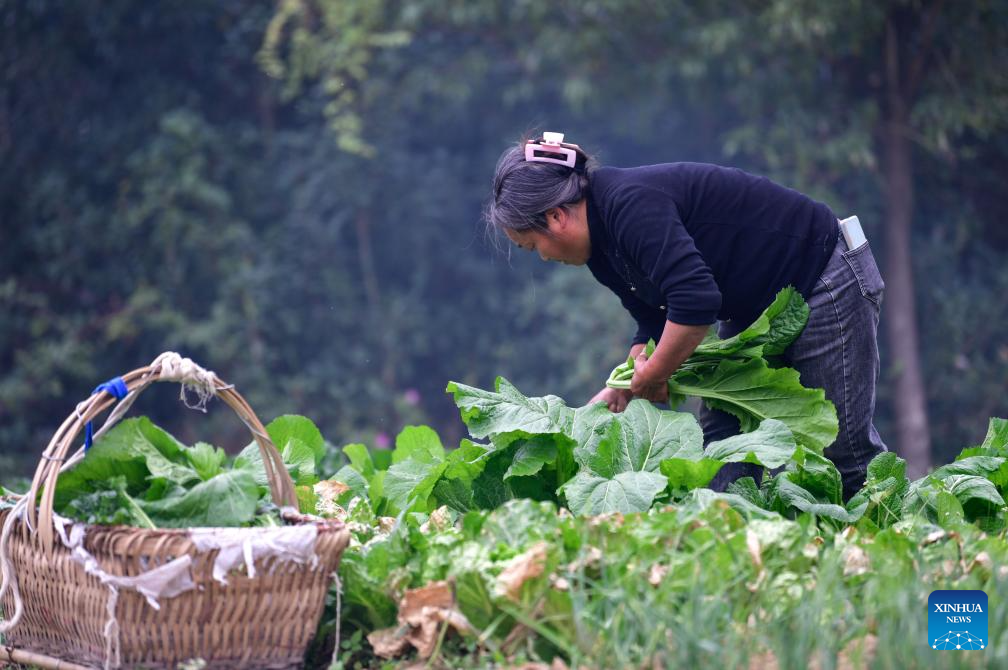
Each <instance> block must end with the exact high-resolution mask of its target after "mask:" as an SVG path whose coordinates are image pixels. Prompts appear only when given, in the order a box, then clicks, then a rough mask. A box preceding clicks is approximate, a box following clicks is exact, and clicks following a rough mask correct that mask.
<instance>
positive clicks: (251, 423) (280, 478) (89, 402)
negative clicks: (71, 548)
mask: <svg viewBox="0 0 1008 670" xmlns="http://www.w3.org/2000/svg"><path fill="white" fill-rule="evenodd" d="M122 380H123V382H124V383H125V384H126V389H127V392H128V394H127V395H126V397H125V398H124V399H123V400H122V401H119V407H117V408H116V410H115V411H113V413H112V415H111V416H110V417H109V419H110V420H109V422H107V423H108V424H109V425H111V424H112V423H114V422H115V421H118V417H119V416H121V415H122V414H124V413H125V411H126V410H127V409H128V408H129V406H130V405H131V404H132V403H133V401H134V400H135V399H136V396H137V395H138V394H140V393H141V392H142V391H143V390H144V389H145V388H147V387H148V386H150V385H151V384H152V383H154V382H179V383H181V384H182V385H183V393H184V392H185V388H186V387H190V388H192V387H195V388H196V390H197V393H198V394H199V395H200V398H201V400H205V399H206V398H208V397H209V396H210V395H216V396H218V397H219V398H220V399H221V400H223V401H224V402H225V403H226V404H227V405H228V406H229V407H230V408H231V409H232V410H234V412H235V414H237V415H238V418H239V419H241V420H242V423H244V424H245V426H246V427H247V428H248V429H249V431H250V432H251V433H252V437H253V439H255V441H256V444H258V445H259V452H260V453H261V454H262V458H263V467H264V468H265V470H266V478H267V480H268V482H269V487H270V494H271V496H272V497H273V502H274V503H276V505H277V506H279V507H283V506H292V507H294V508H295V509H296V508H297V495H296V494H295V492H294V482H293V480H292V479H291V476H290V474H289V473H288V472H287V468H286V466H284V462H283V458H281V456H280V453H279V452H278V451H277V450H276V447H275V446H273V442H272V441H271V440H270V438H269V435H268V434H267V433H266V429H265V428H264V427H263V425H262V422H260V421H259V418H258V417H257V416H256V415H255V412H253V411H252V408H251V407H250V406H249V404H248V402H246V400H245V398H243V397H242V396H241V395H240V394H239V393H238V392H237V391H236V390H235V389H234V387H233V386H232V385H230V384H225V383H224V382H223V381H222V380H221V379H220V378H219V377H218V376H217V375H216V374H215V373H213V372H211V371H208V370H205V369H203V368H202V367H200V366H199V365H197V364H196V363H193V362H192V361H191V360H190V359H188V358H182V357H181V356H179V355H178V354H177V353H175V352H165V353H163V354H161V355H160V356H158V357H157V358H155V359H154V361H153V362H152V363H151V364H150V365H148V366H145V367H142V368H137V369H136V370H133V371H132V372H129V373H127V374H125V375H123V377H122ZM115 402H116V398H115V397H114V396H113V395H112V394H111V393H109V392H108V391H101V392H98V393H95V394H94V395H92V396H90V397H89V398H87V399H86V400H84V401H83V402H81V403H80V404H78V405H77V408H76V409H75V411H74V413H73V414H71V415H70V416H69V417H67V419H66V420H65V421H64V422H63V424H62V425H61V426H60V427H59V429H58V430H57V431H56V434H55V435H53V438H52V440H50V442H49V445H48V446H47V447H46V449H45V451H43V452H42V457H41V459H40V460H39V464H38V466H37V467H36V469H35V476H34V477H33V478H32V485H31V489H29V491H28V493H27V494H26V496H27V499H28V500H29V501H34V500H37V499H38V492H39V490H41V491H42V500H41V502H40V503H39V506H38V509H37V510H36V508H35V505H33V504H29V505H28V509H27V515H28V524H29V526H30V527H32V528H34V529H35V530H36V532H37V533H38V535H39V538H40V539H41V540H42V544H43V547H44V548H45V550H46V551H47V552H49V551H51V550H52V547H53V539H54V537H53V530H54V526H53V497H54V495H55V492H56V480H57V479H58V478H59V473H60V468H61V467H62V465H63V463H64V462H65V461H66V460H67V453H68V452H69V451H70V447H71V445H72V444H73V443H74V440H75V439H76V437H77V436H78V435H79V434H80V432H81V430H83V428H84V426H85V425H86V424H87V423H88V422H89V421H91V420H92V419H94V418H95V417H96V416H98V415H100V414H101V413H102V412H104V411H105V410H106V409H108V408H109V407H110V406H111V405H112V404H113V403H115ZM103 430H104V428H103ZM101 432H102V431H99V434H101Z"/></svg>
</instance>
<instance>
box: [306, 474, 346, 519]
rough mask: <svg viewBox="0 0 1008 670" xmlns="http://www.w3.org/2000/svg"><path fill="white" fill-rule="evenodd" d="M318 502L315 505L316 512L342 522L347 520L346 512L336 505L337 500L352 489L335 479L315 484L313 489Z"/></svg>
mask: <svg viewBox="0 0 1008 670" xmlns="http://www.w3.org/2000/svg"><path fill="white" fill-rule="evenodd" d="M312 488H313V490H314V491H315V495H316V496H318V500H317V501H316V503H315V511H316V512H317V513H318V514H321V515H322V516H326V517H333V518H337V519H339V520H341V521H343V520H345V519H346V510H344V509H343V508H342V507H340V506H339V505H338V504H336V499H337V498H339V497H340V496H341V495H343V494H344V493H346V492H347V491H349V490H350V487H349V486H347V485H346V484H344V483H343V482H339V481H336V480H335V479H327V480H325V481H321V482H319V483H317V484H315V486H314V487H312Z"/></svg>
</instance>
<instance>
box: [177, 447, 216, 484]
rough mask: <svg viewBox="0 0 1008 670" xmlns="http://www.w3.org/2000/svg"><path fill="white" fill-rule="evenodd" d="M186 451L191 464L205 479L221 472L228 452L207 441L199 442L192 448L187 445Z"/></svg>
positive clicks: (201, 477)
mask: <svg viewBox="0 0 1008 670" xmlns="http://www.w3.org/2000/svg"><path fill="white" fill-rule="evenodd" d="M184 453H185V456H186V459H187V460H188V461H189V464H190V465H191V466H192V467H193V469H194V470H195V471H196V472H197V474H199V476H200V479H202V480H203V481H206V480H208V479H210V478H211V477H213V476H215V475H217V474H219V473H220V471H221V468H222V467H223V465H224V462H225V461H227V454H226V453H224V450H223V449H219V448H216V447H214V446H213V445H212V444H207V443H206V442H197V443H196V444H194V445H193V446H192V448H188V447H187V448H186V449H185V450H184Z"/></svg>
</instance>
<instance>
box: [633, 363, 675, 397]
mask: <svg viewBox="0 0 1008 670" xmlns="http://www.w3.org/2000/svg"><path fill="white" fill-rule="evenodd" d="M657 367H658V366H657V365H655V363H654V362H652V361H649V360H648V358H647V356H645V355H644V352H643V351H641V352H638V354H637V356H636V358H634V376H633V378H632V379H631V380H630V393H632V394H633V396H634V397H635V398H644V399H645V400H650V401H651V402H668V377H666V376H665V375H664V374H662V373H661V370H658V373H659V374H658V376H657V377H656V376H655V375H654V373H653V372H652V371H653V370H656V369H657Z"/></svg>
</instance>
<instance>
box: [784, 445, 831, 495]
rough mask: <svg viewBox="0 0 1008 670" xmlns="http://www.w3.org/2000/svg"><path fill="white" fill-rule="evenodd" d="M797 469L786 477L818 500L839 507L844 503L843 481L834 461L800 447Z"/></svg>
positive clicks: (796, 454) (795, 460) (796, 462)
mask: <svg viewBox="0 0 1008 670" xmlns="http://www.w3.org/2000/svg"><path fill="white" fill-rule="evenodd" d="M794 464H795V469H794V470H792V471H790V472H788V473H787V474H786V475H785V476H786V477H787V478H788V479H789V480H790V481H792V482H794V483H795V484H797V485H798V486H800V487H802V488H803V489H805V490H806V491H808V492H809V493H811V494H812V495H813V496H814V497H815V498H816V499H817V500H820V501H826V502H831V503H834V504H837V505H840V504H842V503H843V480H842V479H841V477H840V471H839V470H837V468H836V466H835V465H834V464H833V461H831V460H829V459H828V458H826V457H825V456H820V455H819V454H816V453H813V452H811V451H809V450H807V449H804V448H801V447H799V449H798V451H797V452H796V453H795V459H794Z"/></svg>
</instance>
